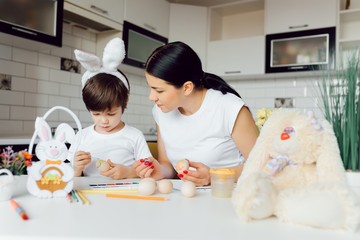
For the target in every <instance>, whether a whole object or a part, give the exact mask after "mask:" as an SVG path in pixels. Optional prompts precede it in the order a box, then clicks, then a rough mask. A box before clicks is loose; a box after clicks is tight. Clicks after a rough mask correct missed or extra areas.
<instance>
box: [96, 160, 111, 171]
mask: <svg viewBox="0 0 360 240" xmlns="http://www.w3.org/2000/svg"><path fill="white" fill-rule="evenodd" d="M96 167H97V169H99V171H100V172H105V171H107V170H109V169H110V165H109V163H108V162H106V161H104V160H98V161H97V162H96Z"/></svg>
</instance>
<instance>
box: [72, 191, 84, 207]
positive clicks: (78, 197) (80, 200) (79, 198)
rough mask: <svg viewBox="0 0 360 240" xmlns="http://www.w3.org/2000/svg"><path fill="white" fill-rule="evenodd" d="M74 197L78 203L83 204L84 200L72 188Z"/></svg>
mask: <svg viewBox="0 0 360 240" xmlns="http://www.w3.org/2000/svg"><path fill="white" fill-rule="evenodd" d="M73 191H74V194H75V197H76V198H77V199H78V200H79V201H78V202H79V203H82V204H85V202H84V200H83V199H82V198H81V197H80V196H79V194H78V192H77V191H76V190H73Z"/></svg>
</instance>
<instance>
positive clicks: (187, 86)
mask: <svg viewBox="0 0 360 240" xmlns="http://www.w3.org/2000/svg"><path fill="white" fill-rule="evenodd" d="M193 89H194V83H193V82H192V81H187V82H185V83H184V84H183V90H184V94H185V95H186V96H188V95H189V94H190V93H191V92H192V91H193Z"/></svg>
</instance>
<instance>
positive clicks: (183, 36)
mask: <svg viewBox="0 0 360 240" xmlns="http://www.w3.org/2000/svg"><path fill="white" fill-rule="evenodd" d="M207 12H208V11H207V8H206V7H199V6H191V5H184V4H174V3H171V4H170V21H169V23H170V27H169V42H174V41H182V42H184V43H186V44H188V45H189V46H190V47H191V48H192V49H194V51H195V52H196V53H197V54H198V55H199V57H200V59H201V62H202V64H203V69H206V63H207V61H206V50H207V48H206V46H207V45H206V42H207ZM184 16H186V17H184Z"/></svg>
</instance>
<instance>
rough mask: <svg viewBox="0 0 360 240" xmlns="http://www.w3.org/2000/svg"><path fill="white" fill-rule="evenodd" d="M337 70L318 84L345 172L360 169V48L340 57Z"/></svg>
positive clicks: (323, 76) (326, 74)
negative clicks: (340, 60)
mask: <svg viewBox="0 0 360 240" xmlns="http://www.w3.org/2000/svg"><path fill="white" fill-rule="evenodd" d="M340 56H341V58H340V59H344V60H343V61H342V62H341V63H340V64H339V66H338V67H337V68H336V70H331V71H330V70H329V71H323V74H322V79H321V81H320V83H319V89H320V94H321V98H320V100H321V102H322V105H323V106H322V107H323V111H324V116H325V118H326V119H327V120H328V121H329V122H330V123H331V124H332V126H333V129H334V132H335V135H336V138H337V141H338V145H339V149H340V154H341V158H342V161H343V164H344V167H345V169H348V170H353V171H359V170H360V149H359V148H360V143H359V140H360V94H359V91H360V89H359V87H360V49H352V50H349V51H346V52H342V53H341V54H340Z"/></svg>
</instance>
